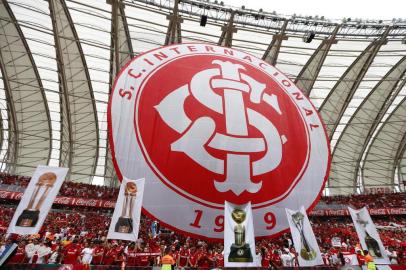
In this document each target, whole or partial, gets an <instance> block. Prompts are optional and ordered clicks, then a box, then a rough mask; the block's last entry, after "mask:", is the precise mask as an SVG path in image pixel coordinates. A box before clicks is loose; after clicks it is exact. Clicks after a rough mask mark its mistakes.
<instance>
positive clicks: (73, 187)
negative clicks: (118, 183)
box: [0, 173, 119, 200]
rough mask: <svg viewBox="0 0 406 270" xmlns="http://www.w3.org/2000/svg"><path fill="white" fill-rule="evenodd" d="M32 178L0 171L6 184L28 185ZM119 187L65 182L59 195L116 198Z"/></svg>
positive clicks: (1, 181) (0, 182) (0, 175)
mask: <svg viewBox="0 0 406 270" xmlns="http://www.w3.org/2000/svg"><path fill="white" fill-rule="evenodd" d="M30 180H31V178H30V177H27V176H15V175H9V174H6V173H0V184H3V185H6V186H18V187H23V188H25V187H27V185H28V183H29V182H30ZM118 191H119V189H118V188H114V187H107V186H97V185H90V184H84V183H74V182H64V183H63V184H62V186H61V189H60V190H59V196H66V197H77V198H89V199H100V200H115V199H116V198H117V195H118Z"/></svg>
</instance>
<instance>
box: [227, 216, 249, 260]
mask: <svg viewBox="0 0 406 270" xmlns="http://www.w3.org/2000/svg"><path fill="white" fill-rule="evenodd" d="M231 217H232V219H233V220H234V221H235V223H237V225H235V226H234V241H235V243H233V244H232V245H231V248H230V254H229V255H228V261H229V262H253V257H252V254H251V249H250V245H249V244H247V243H245V227H244V225H242V223H243V222H244V220H245V218H246V213H245V211H244V210H241V209H234V210H233V212H231Z"/></svg>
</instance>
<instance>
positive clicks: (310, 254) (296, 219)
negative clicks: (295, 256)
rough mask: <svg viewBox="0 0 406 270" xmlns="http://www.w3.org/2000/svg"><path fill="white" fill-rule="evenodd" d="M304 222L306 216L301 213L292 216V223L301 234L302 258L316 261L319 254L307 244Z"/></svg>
mask: <svg viewBox="0 0 406 270" xmlns="http://www.w3.org/2000/svg"><path fill="white" fill-rule="evenodd" d="M303 220H304V215H303V214H302V213H301V212H296V213H294V214H293V215H292V221H293V223H294V224H295V226H296V228H297V230H298V231H299V233H300V242H301V246H302V248H301V249H300V257H302V258H303V259H304V260H306V261H312V260H314V259H316V257H317V253H316V251H315V250H314V249H313V248H312V247H311V246H310V244H309V243H308V242H307V239H306V237H305V235H304V230H303Z"/></svg>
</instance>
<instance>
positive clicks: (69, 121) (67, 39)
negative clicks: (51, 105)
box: [49, 0, 99, 183]
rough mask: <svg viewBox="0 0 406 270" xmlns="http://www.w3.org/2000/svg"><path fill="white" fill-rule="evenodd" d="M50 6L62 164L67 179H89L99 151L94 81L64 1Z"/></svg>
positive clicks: (56, 0) (50, 1) (88, 180)
mask: <svg viewBox="0 0 406 270" xmlns="http://www.w3.org/2000/svg"><path fill="white" fill-rule="evenodd" d="M49 8H50V13H51V20H52V26H53V31H54V39H55V47H56V56H57V66H58V72H59V89H60V93H61V148H60V160H59V165H60V166H61V167H68V168H69V169H70V171H69V175H68V177H67V178H68V180H72V181H79V182H88V183H90V182H91V180H92V177H91V176H92V175H94V174H95V171H96V166H97V160H98V153H99V152H98V149H99V127H98V120H97V111H96V103H95V99H94V96H93V89H92V84H91V81H90V76H89V72H88V68H87V65H86V60H85V56H84V54H83V51H82V47H81V45H80V41H79V37H78V35H77V33H76V30H75V28H74V24H73V21H72V18H71V17H70V14H69V10H68V7H67V6H66V3H65V1H64V0H49ZM84 175H87V176H88V177H86V176H84Z"/></svg>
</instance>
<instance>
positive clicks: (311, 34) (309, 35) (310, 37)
mask: <svg viewBox="0 0 406 270" xmlns="http://www.w3.org/2000/svg"><path fill="white" fill-rule="evenodd" d="M315 36H316V33H314V31H308V32H306V33H305V35H304V36H303V41H304V42H305V43H310V42H312V40H313V38H314V37H315Z"/></svg>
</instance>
